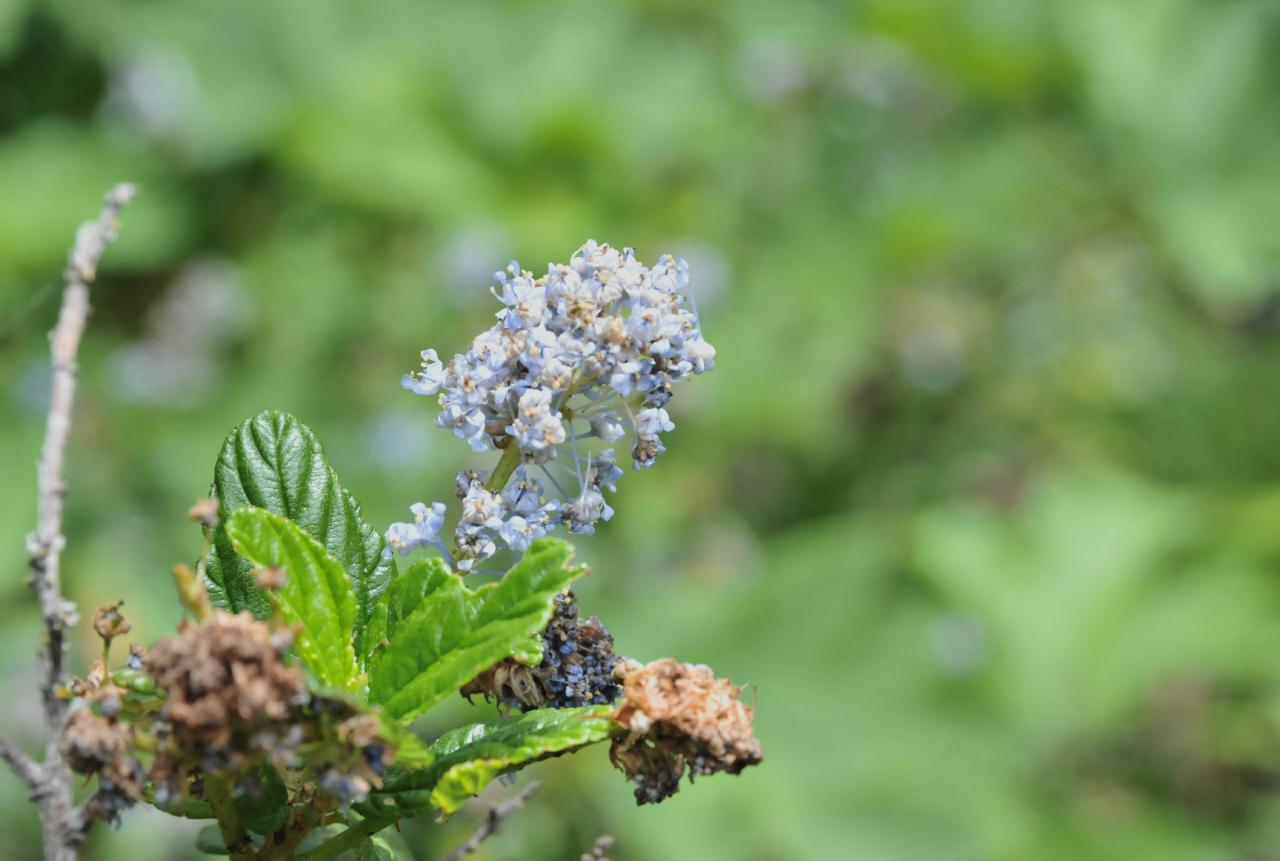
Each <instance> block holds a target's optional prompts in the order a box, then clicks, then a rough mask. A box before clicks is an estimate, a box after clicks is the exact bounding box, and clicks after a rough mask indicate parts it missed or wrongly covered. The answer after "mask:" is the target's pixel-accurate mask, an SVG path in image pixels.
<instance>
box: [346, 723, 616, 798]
mask: <svg viewBox="0 0 1280 861" xmlns="http://www.w3.org/2000/svg"><path fill="white" fill-rule="evenodd" d="M609 712H610V707H609V706H584V707H582V708H572V709H539V710H537V711H531V712H526V713H525V714H522V715H518V716H515V717H506V718H497V719H495V720H490V721H483V722H481V723H475V724H471V725H470V726H464V727H459V728H458V729H455V730H451V731H450V732H447V733H445V734H444V735H442V736H440V738H438V739H436V741H435V742H433V743H432V744H431V745H430V750H431V752H432V753H433V754H434V755H435V761H434V762H433V763H432V764H431V765H429V766H427V767H426V768H420V769H414V770H412V771H406V770H403V769H398V768H393V769H392V770H391V771H390V773H388V775H387V776H386V778H385V779H384V780H383V784H382V787H381V788H380V789H378V790H377V791H375V792H373V793H372V794H370V796H369V798H368V800H366V801H365V802H363V804H362V805H359V806H358V807H357V809H358V810H360V812H361V813H364V814H365V815H366V816H373V817H378V818H383V819H385V818H388V817H394V818H399V817H403V816H411V815H413V814H415V813H420V812H421V811H423V810H425V809H427V808H428V807H434V808H436V809H438V810H440V811H441V812H443V813H444V814H446V815H447V814H450V813H453V812H454V811H455V810H457V809H458V808H459V807H461V806H462V805H463V804H465V803H466V801H467V799H468V798H470V797H471V796H473V795H475V794H476V793H478V792H480V790H482V789H484V787H485V786H486V785H488V783H489V782H490V781H492V780H493V779H494V778H495V777H497V776H498V775H500V774H503V773H505V772H509V771H515V770H517V769H520V768H522V767H523V766H526V765H529V764H530V763H533V762H537V761H538V760H540V759H545V758H547V757H549V756H555V755H557V754H561V753H566V752H568V751H571V750H575V749H577V748H580V747H583V746H584V745H588V744H593V743H595V742H598V741H604V740H605V739H607V738H608V737H609V735H610V733H611V732H612V730H613V728H614V723H613V721H612V720H611V719H610V718H609Z"/></svg>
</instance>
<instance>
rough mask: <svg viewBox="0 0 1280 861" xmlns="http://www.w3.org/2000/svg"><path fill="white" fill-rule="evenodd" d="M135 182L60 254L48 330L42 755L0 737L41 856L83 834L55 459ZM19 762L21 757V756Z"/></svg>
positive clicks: (39, 551)
mask: <svg viewBox="0 0 1280 861" xmlns="http://www.w3.org/2000/svg"><path fill="white" fill-rule="evenodd" d="M133 195H134V187H133V186H132V185H129V184H128V183H121V184H120V185H117V186H115V187H114V188H112V189H111V191H109V192H108V193H107V197H106V203H105V204H104V205H103V207H102V212H101V213H100V214H99V215H98V218H97V219H96V220H94V221H90V222H86V223H85V224H82V225H81V226H80V229H79V230H78V231H76V239H75V244H74V245H73V246H72V248H71V253H70V254H69V255H68V256H67V268H66V270H65V272H64V273H63V277H64V280H65V282H66V287H65V289H64V290H63V292H62V307H61V309H60V310H59V312H58V322H57V325H55V326H54V327H53V331H52V332H50V333H49V351H50V353H51V356H52V360H53V385H52V388H51V391H50V395H49V417H48V421H47V423H46V425H45V435H44V445H43V446H42V447H41V450H40V463H39V466H38V468H37V473H36V475H37V485H36V487H37V493H38V499H37V509H36V511H37V514H36V531H35V532H33V533H31V535H29V536H27V551H28V553H29V555H30V559H29V563H30V565H31V570H32V576H31V588H32V589H33V590H34V591H35V593H36V601H37V602H38V603H39V605H40V615H41V616H42V617H43V620H44V628H45V642H44V647H43V649H42V650H41V658H40V692H41V695H42V698H43V702H44V724H45V754H44V762H43V763H41V764H39V765H37V764H36V763H33V762H31V760H29V759H26V757H25V755H22V756H21V757H19V756H18V755H17V754H18V753H20V752H18V751H17V749H16V748H14V747H12V745H9V744H8V743H6V744H5V745H4V749H3V750H0V754H3V759H4V760H5V762H7V763H8V764H9V765H10V767H11V768H13V769H14V771H15V772H17V773H18V775H19V777H22V778H23V779H24V780H26V781H27V782H28V785H29V786H31V789H32V798H33V799H34V800H35V802H36V807H37V810H38V811H39V814H40V829H41V832H42V834H43V837H44V856H45V858H46V859H47V861H69V859H74V858H75V852H76V847H77V846H79V845H80V843H81V842H83V840H84V836H85V833H86V831H87V830H88V823H89V820H88V818H87V817H86V815H85V812H84V811H83V810H81V809H79V808H77V807H75V804H74V800H73V798H72V793H71V770H70V769H69V768H68V767H67V765H66V763H65V762H64V761H63V759H62V752H61V746H62V740H63V733H64V731H65V729H66V723H67V710H68V707H69V705H70V702H69V699H68V698H67V696H66V693H65V687H66V682H67V678H66V669H65V667H64V665H63V658H64V652H65V646H66V643H65V639H66V638H65V631H66V629H67V627H68V626H70V625H71V624H73V623H74V621H75V606H74V605H72V604H71V603H70V602H68V601H67V600H66V599H65V598H63V596H62V569H61V561H62V548H63V545H64V544H65V539H64V538H63V536H62V510H63V501H64V499H65V497H66V483H65V482H64V480H63V477H62V472H63V468H62V464H63V458H64V453H65V452H66V448H67V437H68V436H69V435H70V433H71V407H72V404H73V402H74V400H75V388H76V354H77V352H78V351H79V348H80V337H81V335H83V334H84V328H85V324H86V322H87V321H88V318H89V285H91V284H92V283H93V280H94V278H95V277H96V275H97V272H98V262H99V261H100V260H101V259H102V254H103V252H104V251H106V249H107V246H108V245H110V244H111V243H112V242H114V241H115V239H116V235H117V231H118V228H119V223H118V221H117V219H118V217H119V215H120V210H121V209H122V208H123V207H124V206H125V204H127V203H128V202H129V201H130V200H131V199H133ZM24 760H25V762H24Z"/></svg>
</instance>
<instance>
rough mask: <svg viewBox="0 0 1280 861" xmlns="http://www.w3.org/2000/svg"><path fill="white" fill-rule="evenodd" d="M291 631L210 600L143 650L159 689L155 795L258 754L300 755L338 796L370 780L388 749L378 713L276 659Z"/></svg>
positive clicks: (277, 760) (355, 793)
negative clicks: (197, 618)
mask: <svg viewBox="0 0 1280 861" xmlns="http://www.w3.org/2000/svg"><path fill="white" fill-rule="evenodd" d="M292 640H293V637H292V634H291V632H290V631H289V630H288V629H280V628H272V627H271V626H270V625H268V624H267V623H265V622H260V621H258V620H256V619H254V618H253V617H252V616H251V615H250V614H249V613H240V614H236V615H233V614H231V613H226V612H223V611H221V610H214V611H212V613H211V614H210V615H209V617H208V618H207V619H206V620H205V621H203V622H199V623H196V622H190V621H186V622H183V624H182V626H181V628H180V629H179V633H178V635H177V636H174V637H168V638H166V639H164V640H161V641H160V642H159V643H157V644H156V645H155V647H153V648H152V649H151V650H150V651H149V652H148V654H147V656H146V661H145V663H146V668H147V670H148V671H149V672H150V673H151V674H152V676H153V677H154V678H155V682H156V687H157V688H158V689H159V690H160V691H161V692H163V693H164V694H165V697H166V700H165V704H164V706H163V707H162V708H161V709H160V712H159V715H158V720H157V722H156V724H155V729H156V733H157V735H158V736H159V738H160V740H161V742H162V745H161V749H160V751H159V753H157V755H156V758H155V761H154V763H153V765H152V769H151V774H150V776H151V779H152V780H154V781H155V782H156V785H157V797H177V796H180V795H181V794H183V793H184V792H185V791H186V789H187V787H188V784H189V783H190V778H192V777H194V776H197V775H198V774H201V773H208V772H210V771H219V772H224V773H230V774H237V775H243V774H245V773H246V772H248V770H249V769H250V768H251V767H252V766H255V765H257V764H259V763H262V762H268V763H270V764H271V765H273V766H275V767H276V768H278V769H282V770H283V769H289V768H295V767H298V766H300V765H302V764H303V763H304V762H305V764H306V765H307V766H309V767H312V768H314V769H315V770H316V771H317V772H318V773H320V774H321V775H322V779H321V788H322V789H324V790H325V791H326V792H329V793H330V794H332V795H337V796H340V797H342V798H345V799H360V798H363V797H364V796H365V795H367V794H368V792H369V791H370V789H371V788H372V787H374V786H378V785H380V778H379V775H380V774H381V772H382V769H383V764H384V759H385V758H386V756H387V754H388V752H389V751H388V745H387V742H386V741H385V740H384V739H382V738H381V737H380V736H379V729H380V727H379V724H378V721H377V720H376V719H375V718H373V717H371V716H369V715H365V714H361V713H359V711H358V710H357V708H356V707H355V706H354V705H352V704H350V703H347V702H345V701H342V700H338V699H333V698H327V697H320V696H315V695H313V694H312V693H311V692H310V691H308V689H307V683H306V677H305V676H304V674H303V672H302V670H301V669H300V668H298V667H296V666H293V665H291V664H288V663H286V662H285V660H284V654H285V650H286V649H288V648H289V646H290V645H291V643H292Z"/></svg>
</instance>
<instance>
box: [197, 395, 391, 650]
mask: <svg viewBox="0 0 1280 861" xmlns="http://www.w3.org/2000/svg"><path fill="white" fill-rule="evenodd" d="M212 492H213V495H214V496H215V497H216V498H217V499H218V501H219V503H220V506H221V512H222V521H223V522H222V523H221V524H220V525H219V526H218V528H217V529H216V530H215V531H214V535H213V550H212V552H211V553H210V554H209V562H208V579H209V583H208V587H209V596H210V598H211V599H212V600H213V603H214V604H215V605H217V606H219V607H223V608H225V609H228V610H231V611H233V612H239V611H240V610H251V611H252V612H253V614H254V615H255V616H257V617H258V618H265V617H266V616H267V615H268V614H269V613H270V611H271V607H270V604H269V602H268V601H267V597H266V595H264V594H263V592H262V590H261V589H260V588H259V587H258V584H257V583H256V582H255V581H254V579H253V571H252V566H250V565H249V564H248V563H246V562H245V561H244V560H242V559H239V558H237V556H236V554H235V550H234V549H233V548H232V546H231V541H230V539H229V538H228V537H227V534H226V529H225V522H226V519H227V518H228V517H229V516H230V515H231V512H233V511H235V510H236V509H237V508H244V507H246V506H254V507H256V508H262V509H265V510H267V511H274V512H275V513H276V514H280V515H283V516H284V517H287V518H289V519H290V520H292V521H293V522H295V523H297V524H298V525H299V526H301V527H302V529H303V530H304V531H305V532H306V533H307V534H308V535H310V536H311V537H312V538H314V539H316V541H318V542H320V544H321V545H323V546H324V548H325V549H326V550H327V551H328V552H329V554H330V555H331V556H333V558H334V559H337V560H338V562H339V563H340V564H341V565H342V567H343V568H344V569H345V570H346V571H347V572H348V573H349V574H350V576H351V582H352V588H353V590H354V592H355V599H356V625H355V633H356V644H355V650H356V655H357V657H358V658H359V659H360V663H361V666H363V664H364V659H365V656H366V655H367V654H368V649H367V648H366V646H367V645H370V644H369V643H368V641H367V638H366V636H365V631H366V629H367V628H368V625H369V621H370V619H371V618H372V616H373V613H374V608H375V607H376V606H377V604H378V599H379V597H380V596H381V595H382V591H383V590H384V589H385V588H386V584H387V580H388V579H389V578H390V576H391V571H392V570H393V568H394V567H395V566H394V563H393V562H392V561H391V560H390V559H383V558H382V547H383V540H382V536H381V535H379V534H378V532H377V531H375V530H374V529H373V527H371V526H370V525H369V524H367V523H365V522H364V520H363V518H362V517H361V515H360V506H359V505H357V504H356V501H355V500H354V499H353V498H352V497H351V494H350V493H348V492H347V491H346V490H345V489H344V488H343V487H342V485H341V484H339V483H338V477H337V476H336V475H335V474H334V472H333V470H332V469H331V468H330V467H329V464H328V463H327V462H326V461H325V458H324V452H323V451H322V450H321V448H320V443H319V442H317V441H316V438H315V436H314V435H313V434H312V433H311V430H310V429H309V428H308V427H307V426H306V425H304V424H303V423H302V422H300V421H298V420H297V419H296V418H294V417H293V416H291V415H289V414H288V413H280V412H273V411H268V412H262V413H259V414H258V415H256V416H254V417H253V418H251V419H249V420H248V421H246V422H245V423H244V424H242V425H240V427H238V428H236V429H235V430H234V431H232V433H231V435H230V436H228V437H227V440H226V442H224V443H223V445H222V451H221V452H220V453H219V454H218V462H217V465H216V467H215V468H214V476H213V491H212Z"/></svg>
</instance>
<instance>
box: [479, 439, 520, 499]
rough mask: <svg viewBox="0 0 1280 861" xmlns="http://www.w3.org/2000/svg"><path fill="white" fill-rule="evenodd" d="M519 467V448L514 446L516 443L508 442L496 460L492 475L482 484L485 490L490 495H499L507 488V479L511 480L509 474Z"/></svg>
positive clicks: (513, 441)
mask: <svg viewBox="0 0 1280 861" xmlns="http://www.w3.org/2000/svg"><path fill="white" fill-rule="evenodd" d="M519 465H520V446H518V445H516V441H515V440H514V439H513V440H508V441H507V447H506V448H504V449H503V450H502V457H500V458H498V464H497V466H495V467H494V468H493V473H492V474H491V475H490V476H489V480H488V481H486V482H485V483H484V486H485V489H486V490H488V491H489V492H490V493H499V492H501V491H502V489H503V488H504V487H506V486H507V479H509V478H511V473H513V472H515V471H516V467H517V466H519Z"/></svg>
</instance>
